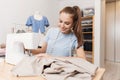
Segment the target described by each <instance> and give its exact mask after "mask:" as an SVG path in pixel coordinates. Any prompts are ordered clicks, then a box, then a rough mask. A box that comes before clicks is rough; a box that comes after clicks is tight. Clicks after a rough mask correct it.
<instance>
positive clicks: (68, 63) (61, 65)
mask: <svg viewBox="0 0 120 80" xmlns="http://www.w3.org/2000/svg"><path fill="white" fill-rule="evenodd" d="M96 70H97V66H95V65H93V64H91V63H89V62H88V61H86V60H84V59H81V58H37V57H35V56H32V57H25V58H24V59H23V60H22V61H21V62H20V63H19V64H18V65H17V66H15V67H14V68H13V69H12V73H13V74H14V75H16V76H36V75H43V76H44V77H45V78H46V80H56V79H57V80H92V78H93V76H95V73H96Z"/></svg>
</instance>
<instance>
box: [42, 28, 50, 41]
mask: <svg viewBox="0 0 120 80" xmlns="http://www.w3.org/2000/svg"><path fill="white" fill-rule="evenodd" d="M51 31H52V29H49V30H48V31H47V33H46V35H45V38H44V41H45V42H48V40H49V38H50V34H51Z"/></svg>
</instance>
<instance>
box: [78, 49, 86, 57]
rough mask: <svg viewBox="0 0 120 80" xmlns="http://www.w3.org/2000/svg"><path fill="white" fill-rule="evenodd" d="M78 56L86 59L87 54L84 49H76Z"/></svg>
mask: <svg viewBox="0 0 120 80" xmlns="http://www.w3.org/2000/svg"><path fill="white" fill-rule="evenodd" d="M76 54H77V57H79V58H83V59H86V56H85V52H84V50H83V48H78V49H76Z"/></svg>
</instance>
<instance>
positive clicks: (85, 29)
mask: <svg viewBox="0 0 120 80" xmlns="http://www.w3.org/2000/svg"><path fill="white" fill-rule="evenodd" d="M82 21H83V22H82V23H81V26H82V34H83V42H84V50H85V54H86V59H87V60H88V61H89V62H91V63H94V51H93V49H94V46H93V45H94V42H93V41H94V37H93V35H94V16H86V17H82Z"/></svg>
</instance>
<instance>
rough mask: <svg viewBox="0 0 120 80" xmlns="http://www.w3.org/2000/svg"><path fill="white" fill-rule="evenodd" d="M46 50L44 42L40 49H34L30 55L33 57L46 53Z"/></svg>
mask: <svg viewBox="0 0 120 80" xmlns="http://www.w3.org/2000/svg"><path fill="white" fill-rule="evenodd" d="M46 49H47V43H46V42H44V43H43V44H42V48H38V49H34V50H31V53H32V54H33V55H36V54H39V53H45V52H46Z"/></svg>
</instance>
